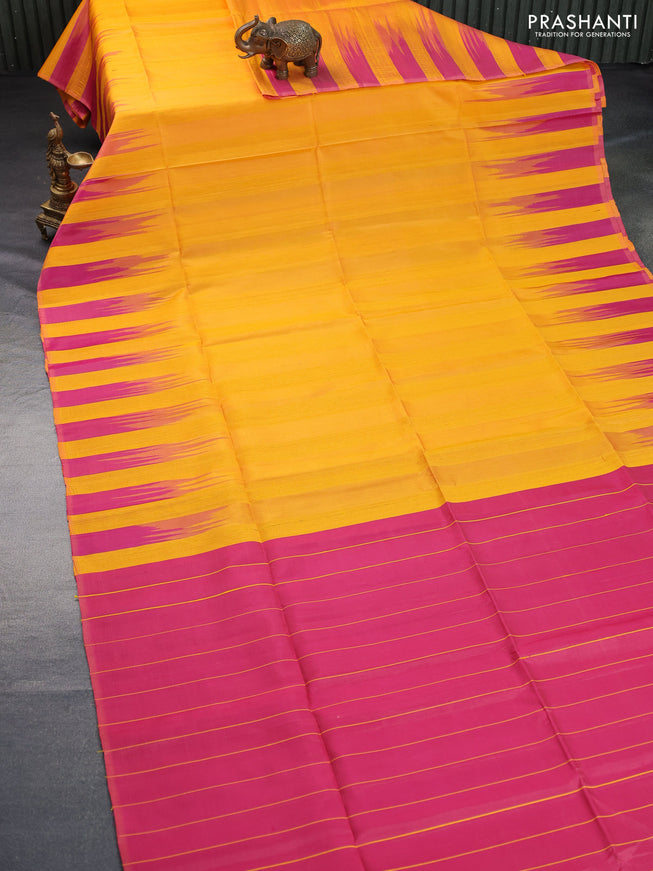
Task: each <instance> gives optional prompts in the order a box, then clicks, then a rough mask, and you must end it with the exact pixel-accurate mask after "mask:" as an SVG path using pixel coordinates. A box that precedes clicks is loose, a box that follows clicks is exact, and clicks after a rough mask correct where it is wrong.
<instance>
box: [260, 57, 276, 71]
mask: <svg viewBox="0 0 653 871" xmlns="http://www.w3.org/2000/svg"><path fill="white" fill-rule="evenodd" d="M261 69H264V70H273V69H274V61H273V60H272V58H271V57H270V56H269V55H267V54H266V55H263V59H262V61H261Z"/></svg>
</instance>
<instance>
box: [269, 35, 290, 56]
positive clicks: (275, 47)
mask: <svg viewBox="0 0 653 871" xmlns="http://www.w3.org/2000/svg"><path fill="white" fill-rule="evenodd" d="M270 49H271V54H274V55H284V54H285V53H286V52H287V51H288V43H287V42H286V40H285V39H281V37H280V36H275V37H274V38H273V39H271V40H270Z"/></svg>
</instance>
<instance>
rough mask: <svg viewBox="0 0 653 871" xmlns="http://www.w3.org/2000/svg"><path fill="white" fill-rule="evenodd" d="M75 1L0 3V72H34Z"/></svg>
mask: <svg viewBox="0 0 653 871" xmlns="http://www.w3.org/2000/svg"><path fill="white" fill-rule="evenodd" d="M78 3H79V0H0V72H2V73H28V72H34V71H35V70H37V69H38V68H39V67H40V66H41V64H42V63H43V61H44V60H45V58H46V57H47V55H48V54H49V52H50V49H51V48H52V46H53V45H54V44H55V42H56V40H57V39H58V37H59V35H60V34H61V32H62V30H63V29H64V27H65V26H66V22H67V21H68V19H69V18H70V16H71V15H72V14H73V12H74V11H75V9H76V8H77V6H78Z"/></svg>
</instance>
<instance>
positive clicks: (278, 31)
mask: <svg viewBox="0 0 653 871" xmlns="http://www.w3.org/2000/svg"><path fill="white" fill-rule="evenodd" d="M248 31H251V33H250V34H249V39H245V34H246V33H247V32H248ZM234 39H235V42H236V48H237V49H238V50H239V51H242V52H244V54H242V55H240V56H241V57H242V58H243V59H244V58H249V57H254V55H255V54H261V55H263V58H262V60H261V66H262V67H263V69H264V70H272V69H273V70H275V75H276V77H277V78H278V79H287V78H288V64H290V63H292V64H294V65H295V66H298V67H304V75H305V76H308V78H309V79H312V78H314V77H315V76H316V75H317V72H318V69H317V68H318V62H319V59H320V50H321V48H322V37H321V36H320V34H319V33H318V32H317V30H315V29H314V28H312V27H311V25H310V24H308V22H306V21H299V20H297V19H292V20H289V21H277V19H276V18H268V20H267V21H261V20H260V19H259V17H258V15H255V16H254V18H253V19H252V21H248V22H247V23H246V24H241V26H240V27H239V28H238V30H237V31H236V33H235V36H234Z"/></svg>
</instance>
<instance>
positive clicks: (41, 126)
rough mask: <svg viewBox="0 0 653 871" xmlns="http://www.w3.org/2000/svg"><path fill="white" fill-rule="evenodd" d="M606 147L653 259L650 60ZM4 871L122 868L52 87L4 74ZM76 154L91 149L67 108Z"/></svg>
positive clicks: (68, 138)
mask: <svg viewBox="0 0 653 871" xmlns="http://www.w3.org/2000/svg"><path fill="white" fill-rule="evenodd" d="M603 73H604V80H605V86H606V95H607V101H608V103H607V108H606V110H605V113H604V131H605V145H606V155H607V160H608V167H609V170H610V177H611V183H612V190H613V193H614V196H615V199H616V201H617V204H618V206H619V208H620V211H621V214H622V217H623V220H624V223H625V225H626V229H627V231H628V234H629V236H630V238H631V240H632V241H633V243H634V244H635V247H636V248H637V250H638V252H639V254H640V256H641V257H642V259H643V260H644V262H645V263H646V264H647V265H648V266H649V268H650V267H653V67H651V66H649V67H639V66H634V65H619V66H606V67H604V68H603ZM0 106H1V107H2V123H1V124H0V201H2V203H3V213H4V215H5V219H4V222H3V225H2V228H1V235H0V312H1V318H0V354H1V357H0V474H1V475H2V484H1V491H0V492H1V494H2V498H1V499H0V871H64V869H65V871H86V869H92V871H118V869H120V867H121V865H120V860H119V857H118V851H117V848H116V843H115V834H114V829H113V822H112V817H111V813H110V806H109V798H108V793H107V789H106V782H105V778H104V768H103V765H102V757H101V754H100V753H99V752H98V751H99V742H98V738H97V729H96V723H95V709H94V706H93V700H92V696H91V689H90V683H89V678H88V672H87V664H86V658H85V655H84V650H83V647H82V640H81V631H80V626H79V612H78V607H77V602H76V600H75V583H74V579H73V574H72V563H71V559H70V549H69V541H68V528H67V525H66V517H65V506H64V490H63V480H62V477H61V467H60V464H59V459H58V455H57V448H56V441H55V435H54V427H53V423H52V406H51V402H50V393H49V389H48V384H47V380H46V377H45V373H44V369H43V351H42V347H41V343H40V338H39V325H38V316H37V308H36V284H37V281H38V276H39V272H40V269H41V266H42V263H43V259H44V257H45V255H46V253H47V248H48V246H47V243H45V242H43V241H42V240H41V237H40V235H39V232H38V230H37V228H36V225H35V223H34V218H35V217H36V215H37V214H38V212H39V210H40V204H41V202H43V201H44V200H46V199H47V197H48V186H49V178H48V174H47V169H46V167H45V161H44V153H45V141H46V135H47V131H48V129H49V128H50V126H51V124H50V121H49V112H50V111H51V110H52V111H55V112H57V113H59V112H60V104H59V99H58V96H57V95H56V93H55V91H54V89H52V88H51V87H50V86H48V85H46V84H45V83H43V82H40V81H39V80H38V79H36V78H32V77H10V76H4V77H0ZM61 115H62V124H63V125H64V131H65V136H64V142H65V144H66V146H67V147H68V149H69V151H78V150H84V151H92V152H95V151H97V147H98V143H97V139H96V137H95V135H94V134H93V132H92V131H79V130H77V129H76V128H75V127H74V125H73V124H72V122H70V121H68V119H67V118H66V117H65V116H64V113H63V111H61Z"/></svg>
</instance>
